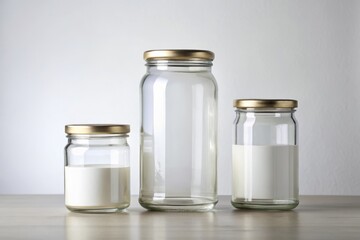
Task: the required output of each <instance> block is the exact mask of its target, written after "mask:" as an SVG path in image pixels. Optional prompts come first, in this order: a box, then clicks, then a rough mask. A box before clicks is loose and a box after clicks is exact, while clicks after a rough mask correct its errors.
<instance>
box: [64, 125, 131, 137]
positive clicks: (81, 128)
mask: <svg viewBox="0 0 360 240" xmlns="http://www.w3.org/2000/svg"><path fill="white" fill-rule="evenodd" d="M129 132H130V125H128V124H68V125H65V133H67V134H69V135H76V134H85V135H96V134H125V133H129Z"/></svg>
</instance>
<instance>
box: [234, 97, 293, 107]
mask: <svg viewBox="0 0 360 240" xmlns="http://www.w3.org/2000/svg"><path fill="white" fill-rule="evenodd" d="M233 106H234V107H236V108H296V107H297V106H298V101H297V100H293V99H235V100H234V104H233Z"/></svg>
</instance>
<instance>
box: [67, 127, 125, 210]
mask: <svg viewBox="0 0 360 240" xmlns="http://www.w3.org/2000/svg"><path fill="white" fill-rule="evenodd" d="M65 132H66V133H67V137H68V144H67V145H66V147H65V205H66V207H67V208H68V209H69V210H70V211H74V212H115V211H118V210H122V209H124V208H127V207H128V206H129V205H130V159H129V155H130V154H129V152H130V149H129V145H128V143H127V137H128V135H127V133H129V132H130V126H129V125H93V124H91V125H66V126H65Z"/></svg>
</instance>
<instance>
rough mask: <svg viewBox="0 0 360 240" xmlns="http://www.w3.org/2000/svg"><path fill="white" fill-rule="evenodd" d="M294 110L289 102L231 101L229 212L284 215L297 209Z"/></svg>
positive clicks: (278, 100)
mask: <svg viewBox="0 0 360 240" xmlns="http://www.w3.org/2000/svg"><path fill="white" fill-rule="evenodd" d="M297 105H298V104H297V101H296V100H288V99H276V100H275V99H238V100H235V101H234V107H235V108H236V110H235V112H236V118H235V122H234V125H235V141H234V145H233V147H232V202H231V203H232V205H233V206H234V207H236V208H254V209H279V210H281V209H284V210H286V209H292V208H295V207H296V206H297V205H298V204H299V198H298V195H299V181H298V140H297V136H298V134H297V123H296V119H295V116H294V113H295V108H296V107H297Z"/></svg>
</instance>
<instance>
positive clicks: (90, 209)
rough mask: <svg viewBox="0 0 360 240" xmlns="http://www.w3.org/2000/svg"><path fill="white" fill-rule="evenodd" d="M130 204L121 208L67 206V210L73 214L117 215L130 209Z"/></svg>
mask: <svg viewBox="0 0 360 240" xmlns="http://www.w3.org/2000/svg"><path fill="white" fill-rule="evenodd" d="M129 205H130V204H128V203H126V204H122V205H120V206H116V207H103V206H101V207H96V206H95V207H93V206H92V207H87V206H86V207H78V206H67V205H66V208H67V209H68V210H70V211H71V212H76V213H115V212H121V211H123V210H124V209H126V208H127V207H129Z"/></svg>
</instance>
